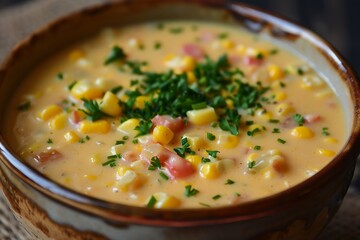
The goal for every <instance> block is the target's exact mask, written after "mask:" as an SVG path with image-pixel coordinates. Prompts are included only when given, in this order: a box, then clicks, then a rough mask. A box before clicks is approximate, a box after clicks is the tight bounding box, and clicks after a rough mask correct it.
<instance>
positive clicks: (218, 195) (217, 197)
mask: <svg viewBox="0 0 360 240" xmlns="http://www.w3.org/2000/svg"><path fill="white" fill-rule="evenodd" d="M219 198H221V195H220V194H216V195H215V196H213V197H212V199H214V200H218V199H219Z"/></svg>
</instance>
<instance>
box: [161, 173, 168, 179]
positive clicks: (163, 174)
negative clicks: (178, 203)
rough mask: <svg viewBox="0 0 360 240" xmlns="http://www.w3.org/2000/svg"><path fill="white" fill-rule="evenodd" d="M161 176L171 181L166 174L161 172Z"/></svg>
mask: <svg viewBox="0 0 360 240" xmlns="http://www.w3.org/2000/svg"><path fill="white" fill-rule="evenodd" d="M159 175H160V177H162V178H163V179H164V180H169V177H168V176H167V175H166V174H165V173H163V172H160V173H159Z"/></svg>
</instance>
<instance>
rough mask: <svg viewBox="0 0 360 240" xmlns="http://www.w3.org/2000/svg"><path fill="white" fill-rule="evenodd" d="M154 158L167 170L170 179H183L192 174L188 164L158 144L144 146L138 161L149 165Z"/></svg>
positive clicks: (192, 169)
mask: <svg viewBox="0 0 360 240" xmlns="http://www.w3.org/2000/svg"><path fill="white" fill-rule="evenodd" d="M154 156H157V157H158V158H159V160H160V163H161V165H162V166H163V167H165V168H166V169H167V170H168V172H169V174H170V175H171V178H172V179H178V178H185V177H188V176H190V175H192V174H193V173H194V168H193V166H192V165H191V163H190V162H188V161H186V160H185V159H184V158H182V157H180V156H178V155H177V154H176V153H174V152H172V151H170V150H168V149H167V148H165V147H163V146H161V145H160V144H151V145H145V146H144V147H143V150H142V152H141V154H140V159H142V160H145V161H147V162H148V163H150V162H151V158H152V157H154Z"/></svg>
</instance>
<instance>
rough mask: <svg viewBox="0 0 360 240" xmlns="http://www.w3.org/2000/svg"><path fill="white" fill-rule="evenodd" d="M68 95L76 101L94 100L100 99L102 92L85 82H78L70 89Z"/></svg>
mask: <svg viewBox="0 0 360 240" xmlns="http://www.w3.org/2000/svg"><path fill="white" fill-rule="evenodd" d="M70 93H71V95H72V96H73V97H75V98H78V99H82V98H86V99H96V98H100V97H102V94H103V91H102V90H101V89H100V88H97V87H95V86H92V85H91V84H90V83H89V82H88V81H86V80H80V81H78V82H77V83H76V84H75V85H74V86H73V87H72V88H71V90H70Z"/></svg>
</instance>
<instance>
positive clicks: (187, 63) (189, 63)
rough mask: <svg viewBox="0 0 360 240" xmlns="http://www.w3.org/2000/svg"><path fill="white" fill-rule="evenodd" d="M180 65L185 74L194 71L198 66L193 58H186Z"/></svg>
mask: <svg viewBox="0 0 360 240" xmlns="http://www.w3.org/2000/svg"><path fill="white" fill-rule="evenodd" d="M180 65H181V70H182V71H185V72H188V71H193V70H194V69H195V66H196V60H195V58H193V57H190V56H185V57H183V58H182V59H181V63H180Z"/></svg>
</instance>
